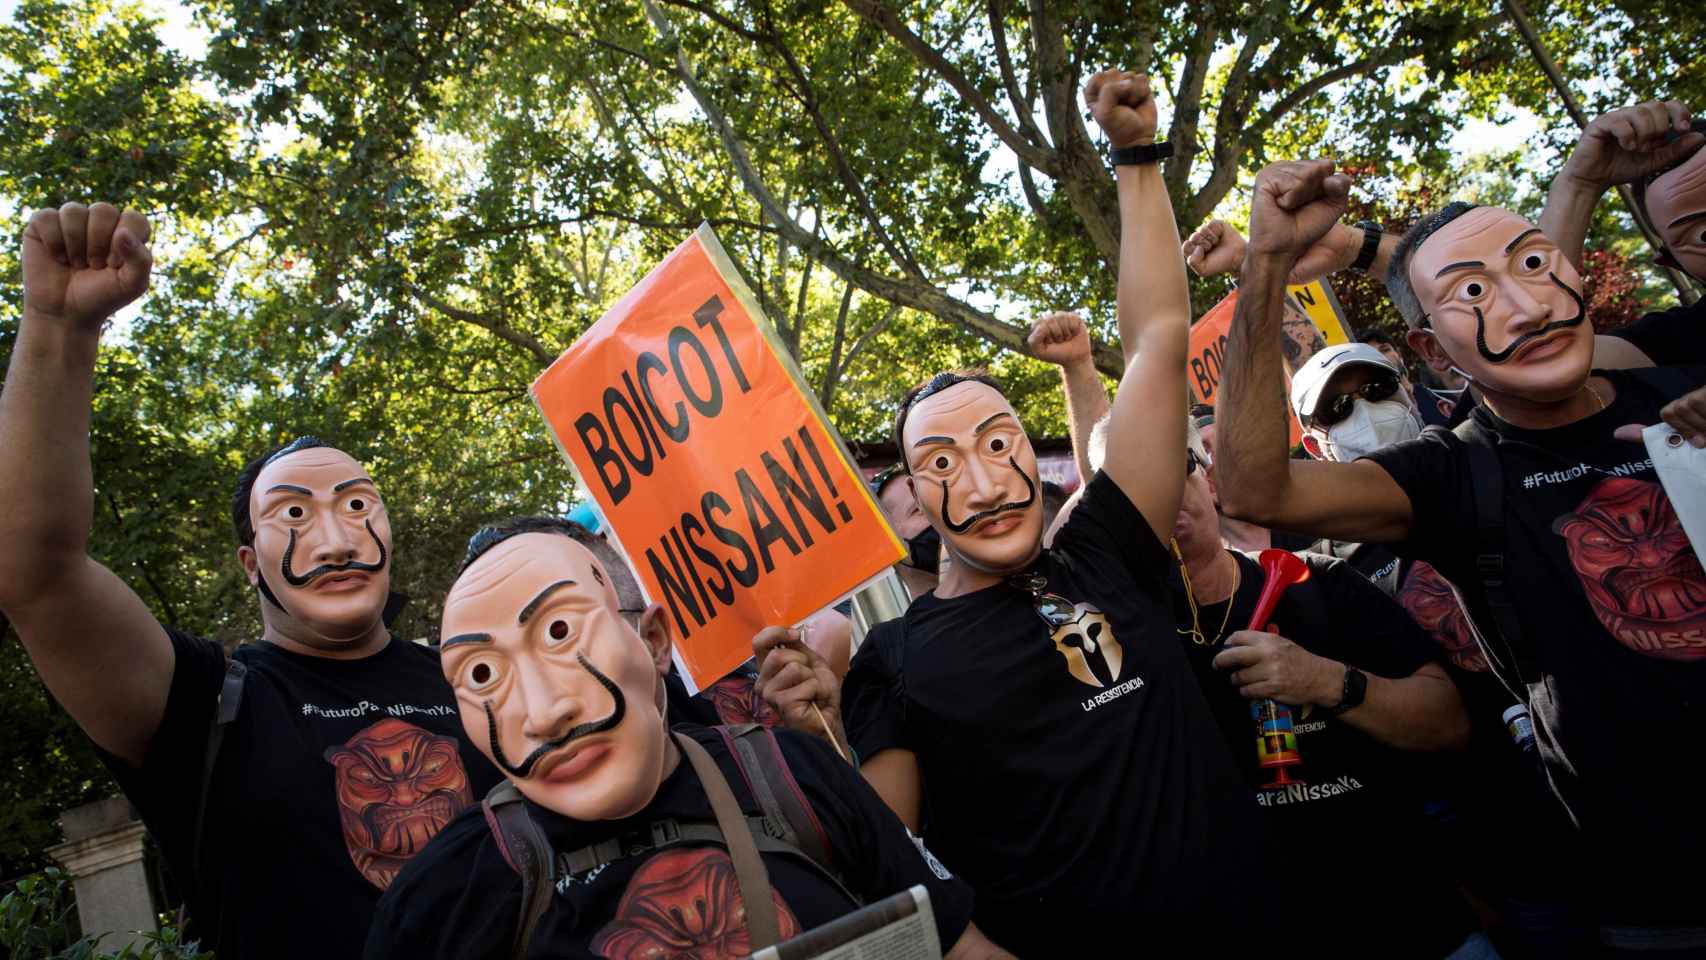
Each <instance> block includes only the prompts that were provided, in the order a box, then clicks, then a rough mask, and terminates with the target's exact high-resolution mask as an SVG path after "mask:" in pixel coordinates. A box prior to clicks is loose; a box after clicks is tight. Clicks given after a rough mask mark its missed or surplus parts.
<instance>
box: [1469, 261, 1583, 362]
mask: <svg viewBox="0 0 1706 960" xmlns="http://www.w3.org/2000/svg"><path fill="white" fill-rule="evenodd" d="M1546 278H1547V279H1549V280H1551V281H1552V283H1553V285H1555V286H1556V287H1557V288H1558V289H1560V290H1562V291H1564V292H1565V293H1567V294H1569V295H1570V299H1571V300H1574V301H1576V315H1575V316H1573V317H1571V318H1570V319H1568V320H1558V321H1556V322H1553V323H1548V324H1547V325H1546V326H1544V327H1541V328H1540V329H1539V330H1533V331H1530V332H1528V333H1525V334H1523V335H1522V336H1520V337H1517V338H1516V339H1515V340H1513V341H1511V344H1510V345H1509V346H1507V347H1505V348H1504V349H1503V350H1500V351H1499V352H1498V353H1494V352H1492V351H1491V350H1488V349H1487V325H1486V322H1485V318H1484V317H1482V315H1481V308H1480V307H1476V308H1474V309H1475V349H1477V350H1479V351H1481V359H1483V360H1485V361H1487V362H1488V363H1504V362H1505V361H1506V360H1509V359H1510V358H1511V355H1512V354H1514V353H1516V352H1517V351H1518V350H1521V349H1522V347H1523V345H1524V344H1526V343H1529V342H1530V341H1533V340H1538V339H1540V338H1541V337H1544V336H1546V335H1547V334H1549V333H1555V332H1557V331H1559V330H1567V329H1569V328H1570V327H1573V326H1576V325H1577V324H1579V323H1581V322H1582V318H1584V317H1585V316H1587V301H1585V300H1583V299H1582V295H1581V294H1579V293H1577V292H1576V291H1574V290H1571V289H1570V288H1569V287H1568V286H1567V285H1565V283H1564V282H1563V281H1562V280H1559V279H1558V275H1557V274H1555V273H1548V274H1547V275H1546Z"/></svg>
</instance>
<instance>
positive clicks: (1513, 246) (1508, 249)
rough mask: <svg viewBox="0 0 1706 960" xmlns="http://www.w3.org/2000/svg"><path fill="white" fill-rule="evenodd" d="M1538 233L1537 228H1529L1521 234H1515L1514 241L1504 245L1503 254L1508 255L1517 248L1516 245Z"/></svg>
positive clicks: (1538, 229)
mask: <svg viewBox="0 0 1706 960" xmlns="http://www.w3.org/2000/svg"><path fill="white" fill-rule="evenodd" d="M1539 232H1540V228H1539V227H1529V228H1528V229H1527V230H1524V231H1523V232H1521V233H1519V234H1517V235H1516V239H1515V240H1512V241H1511V242H1510V243H1507V244H1505V253H1507V254H1508V253H1510V252H1511V251H1512V250H1515V249H1516V247H1517V244H1519V243H1521V242H1523V241H1524V240H1527V239H1528V238H1529V237H1532V236H1534V235H1535V234H1537V233H1539Z"/></svg>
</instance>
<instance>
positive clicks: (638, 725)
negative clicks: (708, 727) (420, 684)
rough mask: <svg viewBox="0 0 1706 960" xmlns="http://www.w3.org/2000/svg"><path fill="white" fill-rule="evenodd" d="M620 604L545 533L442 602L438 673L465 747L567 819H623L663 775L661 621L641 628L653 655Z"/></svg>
mask: <svg viewBox="0 0 1706 960" xmlns="http://www.w3.org/2000/svg"><path fill="white" fill-rule="evenodd" d="M618 607H619V604H618V602H617V598H616V593H615V591H614V590H613V589H612V588H611V587H610V586H609V584H608V580H607V578H606V577H605V575H604V573H603V571H602V570H601V569H600V567H599V565H598V562H597V559H596V558H595V557H594V556H593V554H592V553H591V551H589V550H588V549H587V548H586V547H585V546H582V545H581V544H580V543H579V542H577V541H575V540H574V539H571V538H570V537H569V536H567V535H564V534H559V533H555V532H546V531H540V532H531V533H523V534H519V535H516V536H512V537H509V538H507V539H504V540H502V541H500V542H498V543H497V544H496V545H495V546H492V547H490V548H489V549H487V550H486V552H485V553H484V554H482V555H480V556H479V557H478V559H476V560H474V561H473V562H472V563H471V564H469V566H468V567H467V569H466V570H464V571H463V573H462V575H461V576H460V577H459V578H457V581H456V583H455V585H454V586H452V587H451V590H450V594H449V596H448V597H446V599H445V604H444V622H443V636H444V638H445V639H444V641H443V651H444V656H443V668H444V675H445V678H446V679H447V680H449V681H450V685H451V687H452V689H453V690H454V691H455V693H456V703H457V710H458V712H459V713H460V714H461V717H462V725H463V728H464V729H465V730H466V731H467V734H468V738H469V740H470V741H471V742H472V743H474V744H475V745H476V746H478V747H479V749H480V750H481V751H482V752H484V753H485V754H486V755H487V756H488V757H490V758H491V760H492V762H493V763H494V764H496V765H497V766H498V767H499V768H500V769H501V770H503V771H504V774H505V775H506V776H507V777H509V779H510V780H511V781H513V782H514V783H515V785H516V787H517V788H518V789H519V790H520V791H521V793H522V795H523V796H525V797H527V798H528V799H529V800H532V801H533V802H534V803H537V804H539V805H540V806H543V807H545V808H547V809H550V810H554V811H556V812H558V813H561V814H563V815H565V816H568V817H572V818H575V819H577V820H607V819H615V818H619V817H625V816H628V815H630V814H633V813H635V812H637V811H638V810H639V809H640V808H642V807H644V806H645V805H646V804H647V803H649V802H650V801H651V798H652V796H653V795H654V794H655V793H656V791H657V787H658V784H659V783H660V782H661V781H662V779H663V764H664V759H665V756H666V752H667V751H666V749H665V745H664V737H665V726H664V720H663V716H662V715H661V713H660V711H659V708H658V706H657V703H658V691H659V689H660V684H661V683H662V675H663V671H664V670H666V669H667V665H668V633H667V624H664V623H663V619H662V618H658V617H649V618H646V623H647V625H646V626H645V629H647V630H650V631H659V632H658V633H657V634H656V636H658V637H661V640H660V641H659V644H658V646H657V648H656V649H654V647H653V646H650V645H648V643H647V642H646V641H644V640H642V639H641V636H640V634H639V633H638V632H636V631H635V629H634V628H633V627H631V626H629V624H628V622H627V621H626V620H624V619H623V617H622V616H621V613H620V611H619V609H618ZM649 635H650V634H649ZM660 651H661V652H660Z"/></svg>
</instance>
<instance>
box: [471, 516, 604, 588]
mask: <svg viewBox="0 0 1706 960" xmlns="http://www.w3.org/2000/svg"><path fill="white" fill-rule="evenodd" d="M524 533H555V534H559V535H561V536H565V537H568V538H569V539H570V540H573V541H575V542H576V543H579V544H582V545H583V546H586V547H589V548H590V547H593V546H597V545H600V544H602V543H603V541H602V540H601V539H600V538H599V536H598V534H596V533H593V532H592V531H591V530H588V529H587V528H585V527H583V526H581V525H580V524H578V523H576V522H574V521H573V520H565V519H563V518H562V517H510V518H509V519H508V520H500V521H498V522H497V523H494V524H491V525H489V526H484V527H481V528H480V529H478V530H476V531H474V535H473V536H471V537H469V538H468V550H467V552H465V553H464V554H463V555H462V566H461V568H460V569H458V570H457V571H456V575H457V576H458V577H460V576H462V574H463V573H464V572H465V571H467V569H468V568H469V567H470V566H473V564H474V561H476V560H478V559H480V558H481V557H483V556H485V555H486V553H487V551H489V550H491V549H492V548H493V547H495V546H497V545H498V544H500V543H503V542H504V541H505V540H508V539H509V538H511V537H519V536H521V535H522V534H524Z"/></svg>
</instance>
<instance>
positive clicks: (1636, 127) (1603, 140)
mask: <svg viewBox="0 0 1706 960" xmlns="http://www.w3.org/2000/svg"><path fill="white" fill-rule="evenodd" d="M1689 120H1690V117H1689V113H1688V108H1687V107H1685V106H1683V105H1682V104H1681V103H1679V102H1677V101H1675V100H1670V101H1666V102H1662V103H1661V102H1659V101H1657V100H1653V101H1649V102H1647V103H1642V104H1637V105H1635V106H1633V107H1624V108H1623V109H1621V110H1613V111H1611V112H1610V113H1607V114H1604V115H1603V116H1599V117H1596V118H1594V121H1593V122H1592V123H1590V124H1588V125H1587V128H1586V129H1584V130H1583V131H1582V136H1581V139H1580V140H1577V141H1576V149H1575V150H1574V151H1572V152H1571V153H1570V159H1569V160H1567V161H1565V163H1564V169H1563V170H1562V171H1560V173H1559V176H1561V177H1569V178H1571V179H1573V180H1576V181H1578V182H1580V183H1583V184H1586V185H1588V186H1589V187H1591V188H1592V189H1594V190H1596V191H1602V190H1605V189H1606V188H1607V187H1612V186H1616V185H1617V184H1619V183H1630V182H1632V181H1635V180H1639V179H1640V178H1642V177H1644V176H1647V175H1648V174H1651V173H1658V172H1659V171H1661V170H1664V169H1665V168H1667V167H1669V166H1671V165H1672V164H1674V163H1676V162H1677V161H1678V160H1681V159H1683V158H1684V157H1687V156H1688V155H1689V154H1692V153H1693V152H1694V151H1695V150H1698V149H1700V145H1701V144H1702V143H1706V136H1702V135H1701V134H1699V133H1695V132H1693V131H1691V130H1689V128H1688V125H1689ZM1671 133H1677V134H1681V136H1680V137H1679V138H1678V139H1676V140H1675V141H1673V142H1671V143H1666V142H1665V136H1666V135H1667V134H1671Z"/></svg>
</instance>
